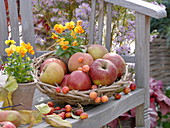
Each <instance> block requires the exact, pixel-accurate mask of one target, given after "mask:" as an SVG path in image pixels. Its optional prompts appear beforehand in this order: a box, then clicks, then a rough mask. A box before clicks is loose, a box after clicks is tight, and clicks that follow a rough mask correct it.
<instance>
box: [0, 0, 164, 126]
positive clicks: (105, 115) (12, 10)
mask: <svg viewBox="0 0 170 128" xmlns="http://www.w3.org/2000/svg"><path fill="white" fill-rule="evenodd" d="M96 1H97V0H91V9H92V12H91V20H90V23H91V26H90V34H89V35H90V37H89V42H90V43H93V42H94V27H95V21H96V19H95V13H96ZM19 2H20V14H21V19H22V24H21V25H22V40H23V41H25V42H30V43H32V45H34V44H35V38H34V28H33V22H32V16H33V15H32V6H31V1H29V0H19ZM105 5H106V6H105ZM114 5H118V6H122V7H125V8H128V9H131V10H133V11H135V13H136V22H135V26H136V31H135V34H136V40H135V44H136V45H135V46H136V47H135V58H132V57H126V56H125V57H124V58H125V60H126V61H127V62H129V61H130V62H132V61H133V60H134V63H135V73H136V75H135V82H136V84H137V87H138V89H137V90H136V91H134V92H131V93H130V94H129V95H124V96H123V97H122V98H121V99H120V100H117V101H116V100H113V97H112V98H110V99H109V102H107V103H104V104H101V105H98V106H92V105H91V106H90V107H87V109H88V110H87V113H88V114H89V118H88V119H86V120H75V119H68V120H69V121H71V123H72V126H73V128H98V127H101V126H104V125H106V124H107V123H109V122H110V121H112V120H113V119H115V118H117V117H119V116H120V115H122V114H123V113H124V112H127V111H128V110H130V109H132V108H134V107H136V127H137V128H142V127H145V128H149V127H150V123H149V121H150V118H149V114H148V108H149V35H150V17H153V18H158V19H159V18H163V17H166V11H165V10H164V9H163V8H161V7H159V6H156V5H153V4H151V3H148V2H145V1H142V0H100V5H99V10H98V11H99V20H98V24H99V25H98V26H99V28H98V30H99V33H98V41H99V43H100V44H101V43H102V38H103V21H104V17H105V16H104V10H105V7H106V8H107V14H106V17H107V19H106V23H107V26H106V29H107V30H106V37H105V38H106V48H108V49H109V50H110V43H111V23H112V6H114ZM8 7H9V17H10V25H11V39H13V40H15V41H17V42H19V25H18V13H17V8H16V0H8ZM0 17H1V18H0V55H1V56H4V55H5V53H4V48H5V45H4V41H5V40H7V39H8V28H9V27H8V25H7V22H6V21H7V20H6V13H5V6H4V0H1V2H0ZM37 53H38V52H37ZM46 126H48V125H47V124H45V123H41V124H40V125H38V126H35V127H37V128H39V127H46Z"/></svg>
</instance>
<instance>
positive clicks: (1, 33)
mask: <svg viewBox="0 0 170 128" xmlns="http://www.w3.org/2000/svg"><path fill="white" fill-rule="evenodd" d="M7 29H8V28H7V20H6V11H5V4H4V0H1V2H0V55H1V56H5V55H6V54H5V52H4V49H5V44H4V41H5V40H7V39H8V31H7Z"/></svg>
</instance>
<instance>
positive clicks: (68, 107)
mask: <svg viewBox="0 0 170 128" xmlns="http://www.w3.org/2000/svg"><path fill="white" fill-rule="evenodd" d="M65 110H66V112H70V111H71V110H72V107H71V105H69V104H68V105H66V106H65Z"/></svg>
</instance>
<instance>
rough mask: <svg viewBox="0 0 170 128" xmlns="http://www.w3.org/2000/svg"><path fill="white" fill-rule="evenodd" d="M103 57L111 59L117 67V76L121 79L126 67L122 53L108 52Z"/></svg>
mask: <svg viewBox="0 0 170 128" xmlns="http://www.w3.org/2000/svg"><path fill="white" fill-rule="evenodd" d="M103 59H106V60H110V61H111V62H112V63H113V64H114V65H115V66H116V67H117V70H118V75H117V78H119V79H120V78H121V76H122V75H123V74H124V72H125V69H126V63H125V61H124V59H123V58H122V57H121V56H120V55H118V54H115V53H107V54H105V55H104V56H103Z"/></svg>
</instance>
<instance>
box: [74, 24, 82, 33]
mask: <svg viewBox="0 0 170 128" xmlns="http://www.w3.org/2000/svg"><path fill="white" fill-rule="evenodd" d="M74 32H76V33H83V32H84V29H83V28H82V27H81V26H80V25H77V26H76V27H75V28H74Z"/></svg>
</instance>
